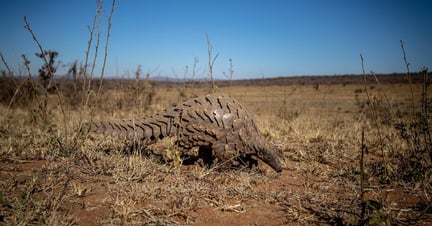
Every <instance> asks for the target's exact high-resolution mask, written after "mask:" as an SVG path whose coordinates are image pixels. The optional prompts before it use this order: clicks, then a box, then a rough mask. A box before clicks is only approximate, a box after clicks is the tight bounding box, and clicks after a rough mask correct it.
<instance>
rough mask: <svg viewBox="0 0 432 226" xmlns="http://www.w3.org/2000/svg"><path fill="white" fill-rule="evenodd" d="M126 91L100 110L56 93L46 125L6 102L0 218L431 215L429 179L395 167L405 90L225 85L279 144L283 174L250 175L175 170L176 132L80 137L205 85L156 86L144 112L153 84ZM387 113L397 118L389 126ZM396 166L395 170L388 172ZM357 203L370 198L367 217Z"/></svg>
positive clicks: (233, 219) (417, 219)
mask: <svg viewBox="0 0 432 226" xmlns="http://www.w3.org/2000/svg"><path fill="white" fill-rule="evenodd" d="M131 83H133V82H131ZM127 87H128V86H125V87H123V88H121V87H117V88H115V87H114V88H110V89H107V90H103V91H102V92H101V94H100V96H99V97H98V98H99V99H98V101H99V102H98V103H99V104H98V105H97V106H95V108H93V109H91V108H90V109H89V108H83V107H80V106H72V105H69V104H68V103H60V101H59V100H58V95H52V96H50V97H49V101H48V104H49V105H48V107H47V108H48V109H47V114H49V115H48V119H49V120H41V119H40V117H41V116H40V115H39V112H38V111H37V107H38V106H37V105H36V104H35V105H32V104H31V103H29V105H28V106H27V107H20V106H16V107H12V108H8V107H7V106H3V105H1V106H0V113H1V114H0V115H1V116H0V135H1V136H0V148H1V149H0V161H1V165H0V203H1V205H0V224H13V225H25V224H50V225H74V224H78V225H98V224H114V225H118V224H128V225H130V224H153V225H166V224H196V225H204V224H205V225H226V224H236V225H253V224H254V225H281V224H301V225H310V224H320V225H321V224H333V225H341V224H354V225H360V224H368V223H369V224H371V223H381V224H390V223H392V224H393V223H394V224H411V223H414V224H427V222H431V221H432V210H431V208H432V207H431V205H430V203H431V200H430V197H431V192H430V191H431V189H430V188H431V180H429V181H427V180H426V178H424V179H423V180H418V181H416V182H407V181H404V180H402V179H401V178H398V177H397V175H396V174H397V173H398V171H397V170H398V168H397V165H394V164H398V161H396V160H397V158H396V156H398V154H399V155H401V154H403V153H404V152H405V150H406V148H408V147H407V145H406V142H404V140H403V139H402V138H401V137H400V136H399V135H398V130H397V129H395V127H394V124H392V122H393V121H395V120H404V119H405V118H407V117H409V116H410V101H411V99H410V97H409V95H407V94H406V93H409V92H410V87H409V86H408V85H403V84H393V85H382V86H379V87H376V88H374V89H371V90H370V94H371V95H373V98H374V99H373V101H376V103H381V102H379V101H384V100H385V103H381V104H377V105H372V104H370V103H368V102H367V101H368V100H367V99H366V96H365V95H364V93H363V91H362V86H360V85H342V84H340V85H338V84H333V85H320V86H319V87H316V86H312V85H292V86H233V87H229V88H228V87H226V88H224V87H222V88H220V89H219V92H224V93H227V94H229V95H231V96H233V97H235V98H237V99H238V100H239V101H240V102H242V103H243V105H244V106H245V107H246V108H247V109H249V110H250V111H251V112H252V113H253V114H254V115H255V116H256V119H257V122H258V125H259V127H260V129H261V130H262V131H263V133H264V134H265V136H266V137H267V138H268V139H269V140H271V141H272V142H273V143H275V144H276V145H277V146H278V147H279V148H280V150H281V151H280V154H281V157H282V163H283V166H284V171H283V172H282V173H281V174H276V173H274V172H273V171H272V170H271V169H270V168H268V167H267V166H266V165H265V164H262V163H260V164H259V165H258V168H255V169H252V170H250V169H236V170H233V169H226V168H220V169H206V168H202V167H200V166H198V165H178V164H176V163H175V161H169V160H170V158H169V156H168V157H167V153H168V152H169V151H170V150H173V148H175V147H173V145H172V143H173V140H169V139H168V140H165V141H164V142H162V143H158V144H155V145H151V146H148V147H142V146H140V147H133V148H130V147H129V146H128V144H125V143H124V142H121V141H118V140H114V139H111V138H104V137H93V138H90V137H87V136H84V135H82V134H80V133H79V128H80V124H81V123H82V122H85V121H90V120H98V119H122V118H129V119H132V118H140V117H144V116H145V115H149V114H152V113H154V112H156V111H159V110H161V109H163V108H165V107H167V106H170V105H171V104H173V103H177V102H178V101H179V100H181V99H183V98H184V97H185V96H186V97H191V96H195V95H200V94H203V93H204V92H205V89H204V88H188V89H182V90H180V89H176V88H168V87H163V86H157V85H155V86H152V89H151V95H153V96H152V101H151V103H150V102H146V104H140V105H139V107H138V106H136V105H133V104H130V103H137V102H140V100H144V99H146V98H147V96H148V95H149V92H150V91H149V90H147V91H148V92H135V94H134V95H131V94H130V92H129V91H128V90H127V89H126V88H127ZM414 90H415V93H414V95H415V97H416V98H417V99H420V97H421V85H420V84H414ZM64 95H68V96H69V97H70V96H72V97H73V94H72V95H71V94H70V93H68V94H64ZM77 98H81V97H80V96H78V97H77ZM63 99H65V98H63ZM141 103H142V102H141ZM388 104H390V105H388ZM59 105H62V107H63V109H64V112H63V111H62V110H61V109H60V107H59ZM373 106H375V107H376V106H381V107H383V108H384V107H386V106H390V107H389V108H388V109H387V108H386V109H380V111H379V112H381V113H382V115H381V116H380V119H382V122H380V125H379V126H380V131H381V133H382V134H381V136H382V137H383V138H384V139H383V140H384V144H382V141H380V140H379V139H378V135H377V130H376V129H375V126H374V124H373V123H372V121H371V120H370V118H371V117H372V116H371V115H370V114H371V113H370V109H368V108H370V107H373ZM142 107H145V109H142ZM387 110H390V111H389V112H388V111H387ZM386 117H390V119H392V120H393V121H392V122H387V121H385V120H386V119H387V118H386ZM65 119H66V120H65ZM363 129H364V131H365V141H364V142H365V145H366V146H367V151H368V152H367V153H366V154H365V157H364V162H365V163H364V164H365V171H366V172H364V175H365V178H366V179H367V180H366V181H365V185H364V186H365V187H364V194H363V195H364V196H363V197H364V199H365V200H366V201H367V202H365V200H361V199H360V197H361V189H360V175H361V171H360V164H359V162H360V161H359V160H360V150H361V146H362V143H361V132H362V130H363ZM380 142H381V143H380ZM381 149H384V152H385V153H386V155H385V156H382V153H381ZM383 157H385V158H388V159H386V162H384V161H383ZM392 159H393V160H394V161H390V160H392ZM164 160H168V161H164ZM171 160H172V159H171ZM389 169H391V170H392V171H391V172H392V174H391V175H389V174H386V173H383V170H384V172H387V173H388V172H389ZM429 175H430V174H429ZM385 176H388V178H383V177H385ZM362 203H363V204H367V205H365V206H366V207H363V211H364V213H363V216H362Z"/></svg>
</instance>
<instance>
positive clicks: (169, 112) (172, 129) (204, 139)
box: [87, 94, 282, 172]
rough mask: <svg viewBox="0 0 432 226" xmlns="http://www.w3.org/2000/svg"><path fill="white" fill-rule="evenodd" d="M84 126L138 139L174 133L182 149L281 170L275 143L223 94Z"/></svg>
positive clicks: (244, 111) (94, 130)
mask: <svg viewBox="0 0 432 226" xmlns="http://www.w3.org/2000/svg"><path fill="white" fill-rule="evenodd" d="M87 128H88V131H89V132H90V133H98V134H104V135H108V136H112V137H118V138H121V139H128V140H139V141H157V140H158V139H163V138H165V137H172V136H176V137H177V142H176V143H177V145H178V147H179V148H180V149H183V150H184V149H191V148H193V147H198V148H199V150H200V152H201V151H204V152H207V153H208V152H212V154H213V156H214V157H215V158H217V159H218V160H221V161H225V160H230V159H234V158H235V157H238V156H246V155H249V156H256V157H258V158H259V159H261V160H262V161H263V162H265V163H266V164H268V165H269V166H270V167H272V168H273V169H274V170H275V171H276V172H281V171H282V167H281V164H280V161H279V158H278V156H277V154H276V147H275V146H274V145H272V144H271V143H269V142H268V141H266V140H265V138H264V136H263V135H262V133H261V132H260V130H259V129H258V127H257V126H256V123H255V121H254V119H253V117H252V116H251V114H250V113H249V112H248V111H247V110H246V109H244V108H243V106H242V105H241V104H240V103H239V102H237V101H236V100H235V99H233V98H231V97H229V96H226V95H223V94H220V95H217V94H212V95H206V96H201V97H197V98H193V99H189V100H187V101H185V102H183V103H181V104H178V105H176V106H173V107H171V108H168V109H165V110H164V111H162V112H159V113H157V114H155V115H152V116H149V117H145V118H143V119H139V120H122V121H99V122H91V123H88V124H87Z"/></svg>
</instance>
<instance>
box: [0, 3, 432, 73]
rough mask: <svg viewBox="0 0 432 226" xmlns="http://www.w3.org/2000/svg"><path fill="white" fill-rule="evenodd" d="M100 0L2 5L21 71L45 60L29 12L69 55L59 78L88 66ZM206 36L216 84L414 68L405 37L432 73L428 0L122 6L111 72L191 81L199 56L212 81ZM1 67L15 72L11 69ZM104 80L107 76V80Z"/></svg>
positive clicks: (1, 24)
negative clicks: (406, 62)
mask: <svg viewBox="0 0 432 226" xmlns="http://www.w3.org/2000/svg"><path fill="white" fill-rule="evenodd" d="M111 3H112V2H111V0H104V2H103V20H104V21H103V22H102V24H101V25H102V37H101V46H100V49H99V50H100V52H99V60H98V61H97V71H98V72H97V73H99V70H100V68H101V65H102V57H103V47H104V45H105V43H104V42H105V37H106V36H105V35H106V26H107V24H106V20H107V17H108V15H109V11H110V7H111ZM95 9H96V1H94V0H68V1H66V0H40V1H34V0H14V1H1V2H0V28H1V33H2V34H1V36H0V51H1V52H2V53H3V55H4V57H5V58H6V60H7V62H8V64H9V65H10V67H11V68H12V70H13V71H14V73H15V74H18V73H19V72H20V71H21V72H24V71H25V70H24V67H23V65H22V59H21V55H22V54H26V55H27V56H28V58H29V59H30V61H31V66H32V73H33V74H34V75H35V74H36V73H37V68H38V67H39V66H40V65H41V64H42V62H41V61H40V60H39V59H37V58H36V57H35V56H34V53H36V52H37V51H38V48H37V46H36V45H35V43H34V41H33V40H32V38H31V36H30V34H29V33H28V32H27V31H26V30H25V29H24V20H23V17H24V16H27V18H28V20H29V22H30V25H31V27H32V29H33V31H34V32H35V34H36V36H37V38H38V39H39V41H40V42H41V44H42V46H43V47H44V48H45V49H51V50H55V51H57V52H59V56H58V58H57V59H58V60H59V61H60V62H61V64H60V65H59V69H58V73H59V74H62V73H64V72H65V71H66V70H67V68H68V66H69V65H70V64H71V63H72V62H73V61H75V60H78V62H81V63H83V62H84V59H85V51H86V48H87V42H88V40H89V30H88V26H89V25H91V23H92V21H93V17H94V15H95V11H96V10H95ZM206 32H207V33H208V35H209V37H210V40H211V43H212V45H213V52H214V54H217V53H218V54H219V56H218V58H217V60H216V62H215V65H214V74H215V77H216V78H222V79H223V78H227V77H226V76H224V73H225V74H228V73H229V59H232V62H233V65H234V67H233V70H234V75H233V78H234V79H243V78H262V77H276V76H294V75H334V74H353V73H354V74H359V73H361V64H360V57H359V55H360V53H361V54H363V56H364V58H365V64H366V70H367V71H371V70H373V71H375V72H378V73H392V72H405V67H404V64H403V60H402V51H401V48H400V40H403V41H404V44H405V50H406V52H407V57H408V60H409V62H410V64H411V70H412V71H417V70H419V69H420V68H421V67H422V66H427V67H429V68H432V41H431V40H432V1H427V0H425V1H420V0H412V1H409V0H405V1H401V0H381V1H379V0H363V1H354V0H328V1H322V0H316V1H313V0H280V1H279V0H261V1H256V0H218V1H214V0H213V1H207V0H183V1H180V0H152V1H150V0H117V1H116V8H115V12H114V15H113V18H112V29H111V37H110V41H109V49H108V59H107V66H106V71H105V76H119V77H133V74H134V71H135V69H136V68H137V65H142V70H143V72H144V73H147V72H148V73H150V76H152V77H155V76H169V77H173V78H175V77H177V78H183V77H184V75H185V67H186V66H188V68H189V73H188V75H187V76H188V77H190V76H191V73H192V67H193V63H194V58H197V59H198V60H199V62H198V64H197V69H196V76H197V77H200V78H205V77H206V76H207V61H208V57H207V43H206ZM0 70H5V67H4V65H3V64H1V65H0ZM97 76H98V74H97Z"/></svg>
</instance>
